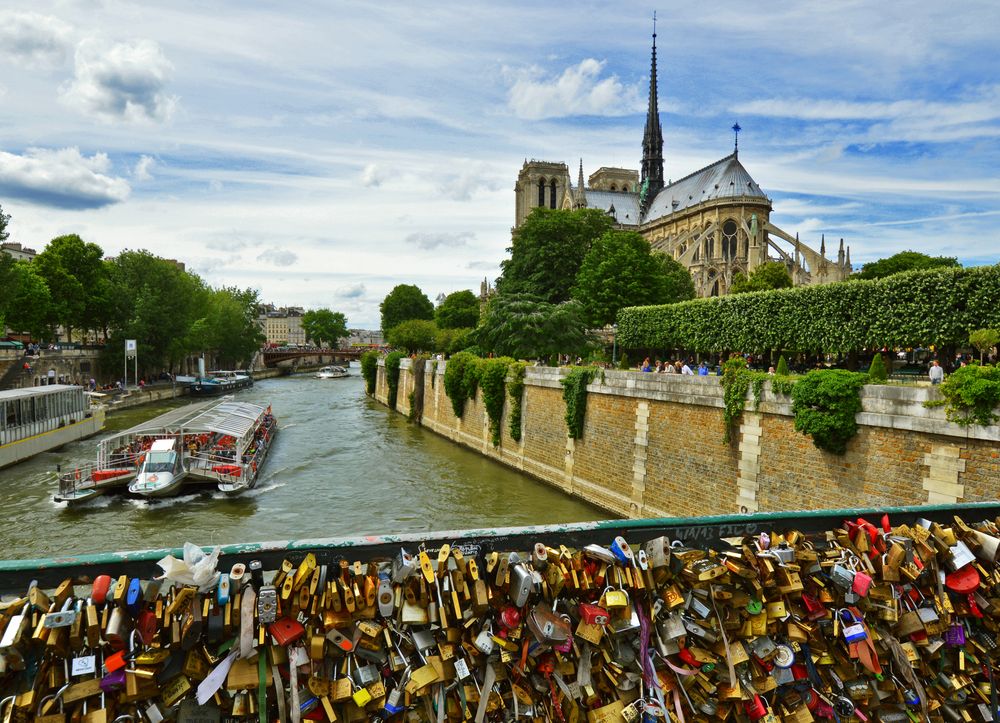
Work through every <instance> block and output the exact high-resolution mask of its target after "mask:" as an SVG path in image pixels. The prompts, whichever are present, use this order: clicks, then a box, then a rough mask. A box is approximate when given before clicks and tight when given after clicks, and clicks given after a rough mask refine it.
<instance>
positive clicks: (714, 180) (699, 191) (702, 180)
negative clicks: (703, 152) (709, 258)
mask: <svg viewBox="0 0 1000 723" xmlns="http://www.w3.org/2000/svg"><path fill="white" fill-rule="evenodd" d="M747 196H749V197H751V198H759V199H760V200H762V201H769V200H770V199H768V197H767V194H765V193H764V191H763V190H761V187H760V186H759V185H757V182H756V181H754V180H753V178H751V176H750V174H749V173H748V172H747V169H746V168H744V167H743V164H742V163H740V161H739V158H737V156H736V154H735V153H733V154H731V155H728V156H726V157H725V158H721V159H719V160H718V161H716V162H715V163H712V164H710V165H708V166H705V167H704V168H702V169H700V170H698V171H695V172H694V173H692V174H690V175H688V176H685V177H684V178H682V179H680V180H679V181H674V182H673V183H671V184H669V185H667V186H664V188H663V190H661V191H660V192H659V193H658V194H656V198H655V199H653V202H652V203H651V204H650V206H649V211H648V212H647V213H646V217H645V218H644V219H643V220H644V221H653V220H656V219H658V218H663V217H664V216H669V215H670V214H672V213H676V212H678V211H683V210H684V209H686V208H690V207H691V206H696V205H698V204H699V203H702V202H703V201H711V200H715V199H720V198H738V197H747ZM588 201H589V196H588Z"/></svg>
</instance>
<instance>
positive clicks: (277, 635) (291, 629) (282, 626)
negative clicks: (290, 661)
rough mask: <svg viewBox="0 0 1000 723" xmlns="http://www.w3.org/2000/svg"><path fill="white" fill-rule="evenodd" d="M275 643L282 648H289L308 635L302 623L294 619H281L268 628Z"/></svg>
mask: <svg viewBox="0 0 1000 723" xmlns="http://www.w3.org/2000/svg"><path fill="white" fill-rule="evenodd" d="M268 631H269V632H270V633H271V635H272V636H273V637H274V641H275V642H276V643H277V644H278V645H281V646H287V645H291V644H292V643H294V642H295V641H296V640H300V639H301V638H302V636H304V635H305V634H306V629H305V628H304V627H303V626H302V623H300V622H298V621H297V620H294V619H292V618H287V617H286V618H279V619H277V620H275V621H274V622H273V623H271V625H270V626H269V627H268Z"/></svg>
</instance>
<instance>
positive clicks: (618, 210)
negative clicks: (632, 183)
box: [584, 188, 639, 226]
mask: <svg viewBox="0 0 1000 723" xmlns="http://www.w3.org/2000/svg"><path fill="white" fill-rule="evenodd" d="M584 196H585V197H586V199H587V208H599V209H601V210H602V211H604V212H605V213H608V212H609V211H610V210H611V207H612V206H614V209H615V218H616V219H617V221H618V223H620V224H622V225H625V226H638V225H639V194H638V193H623V192H621V191H595V190H594V189H592V188H588V189H585V190H584Z"/></svg>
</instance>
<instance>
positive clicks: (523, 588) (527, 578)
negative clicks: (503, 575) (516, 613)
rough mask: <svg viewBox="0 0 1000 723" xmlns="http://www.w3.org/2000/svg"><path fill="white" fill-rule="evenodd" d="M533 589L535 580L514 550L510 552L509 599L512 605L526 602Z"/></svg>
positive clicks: (525, 603) (520, 604)
mask: <svg viewBox="0 0 1000 723" xmlns="http://www.w3.org/2000/svg"><path fill="white" fill-rule="evenodd" d="M534 590H535V580H534V577H533V576H532V574H531V570H529V569H528V568H527V567H526V566H525V564H524V563H523V562H521V558H520V557H519V556H518V554H517V553H516V552H512V553H511V554H510V600H511V603H513V605H514V607H516V608H520V607H524V606H525V605H527V604H528V597H529V596H530V595H531V593H532V592H534Z"/></svg>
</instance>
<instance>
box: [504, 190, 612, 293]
mask: <svg viewBox="0 0 1000 723" xmlns="http://www.w3.org/2000/svg"><path fill="white" fill-rule="evenodd" d="M613 226H614V219H612V218H611V217H610V216H608V214H606V213H604V212H603V211H600V210H597V209H593V208H585V209H578V210H576V211H563V210H553V209H548V208H542V207H538V208H535V209H533V210H532V211H531V213H530V214H529V215H528V217H527V218H526V219H525V220H524V222H523V223H522V224H521V225H520V226H518V227H517V229H516V230H515V231H514V236H513V238H512V239H511V246H510V247H509V248H508V249H507V251H508V253H510V258H509V259H506V260H504V261H503V262H501V264H500V267H501V269H502V272H501V276H500V278H499V279H498V280H497V291H498V292H499V293H500V294H501V295H502V294H532V295H534V296H537V297H538V298H539V299H540V300H541V301H546V302H549V303H551V304H558V303H560V302H563V301H567V300H568V299H569V298H570V290H571V289H572V288H573V284H574V282H575V280H576V275H577V272H579V270H580V266H581V265H582V264H583V259H584V257H585V256H586V255H587V252H588V251H589V250H590V246H591V244H593V242H594V241H595V240H596V239H598V238H600V237H601V236H602V235H603V234H604V233H606V232H607V231H610V230H611V229H612V227H613Z"/></svg>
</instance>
